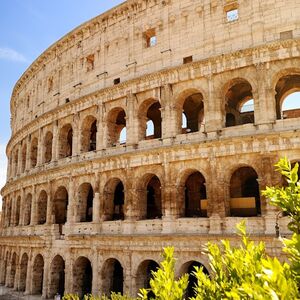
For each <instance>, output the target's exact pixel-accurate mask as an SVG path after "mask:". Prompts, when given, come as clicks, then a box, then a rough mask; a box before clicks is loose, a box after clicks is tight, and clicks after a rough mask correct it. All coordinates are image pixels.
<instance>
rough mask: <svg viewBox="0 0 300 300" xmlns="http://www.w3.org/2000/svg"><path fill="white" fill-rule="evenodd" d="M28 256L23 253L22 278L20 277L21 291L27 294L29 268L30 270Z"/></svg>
mask: <svg viewBox="0 0 300 300" xmlns="http://www.w3.org/2000/svg"><path fill="white" fill-rule="evenodd" d="M28 260H29V259H28V255H27V253H23V255H22V258H21V264H20V276H19V291H21V292H25V290H26V280H27V268H28Z"/></svg>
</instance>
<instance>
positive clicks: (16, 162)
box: [13, 150, 19, 176]
mask: <svg viewBox="0 0 300 300" xmlns="http://www.w3.org/2000/svg"><path fill="white" fill-rule="evenodd" d="M18 160H19V150H16V152H15V155H14V172H13V174H14V175H15V176H16V175H17V174H18Z"/></svg>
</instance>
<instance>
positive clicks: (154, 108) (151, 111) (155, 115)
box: [146, 101, 162, 140]
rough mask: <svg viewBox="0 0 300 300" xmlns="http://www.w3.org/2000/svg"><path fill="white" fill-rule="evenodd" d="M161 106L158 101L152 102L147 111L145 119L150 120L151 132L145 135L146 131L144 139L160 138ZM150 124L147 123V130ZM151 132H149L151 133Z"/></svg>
mask: <svg viewBox="0 0 300 300" xmlns="http://www.w3.org/2000/svg"><path fill="white" fill-rule="evenodd" d="M160 109H161V106H160V103H159V102H158V101H156V102H154V103H153V104H152V105H151V106H150V107H149V108H148V111H147V119H148V121H152V126H153V134H152V135H148V136H147V132H146V139H147V140H151V139H158V138H161V120H162V119H161V111H160ZM148 126H150V124H148V123H147V130H150V127H148ZM151 133H152V132H150V134H151Z"/></svg>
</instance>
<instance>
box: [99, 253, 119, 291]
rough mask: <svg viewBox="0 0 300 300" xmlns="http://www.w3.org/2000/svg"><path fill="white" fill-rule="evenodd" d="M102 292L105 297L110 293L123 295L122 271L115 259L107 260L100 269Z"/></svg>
mask: <svg viewBox="0 0 300 300" xmlns="http://www.w3.org/2000/svg"><path fill="white" fill-rule="evenodd" d="M101 273H102V274H101V275H102V290H103V293H104V294H105V295H110V294H111V293H120V294H123V281H124V271H123V267H122V265H121V264H120V262H119V261H118V260H116V259H113V258H111V259H109V260H107V261H106V262H105V263H104V264H103V268H102V272H101Z"/></svg>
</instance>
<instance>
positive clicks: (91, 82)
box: [11, 0, 300, 134]
mask: <svg viewBox="0 0 300 300" xmlns="http://www.w3.org/2000/svg"><path fill="white" fill-rule="evenodd" d="M232 9H238V20H235V21H231V22H230V21H228V20H227V12H228V11H230V10H232ZM299 15H300V3H299V1H294V0H287V1H281V0H266V1H259V0H253V1H250V0H233V1H232V0H201V1H196V0H184V1H183V0H128V1H126V2H124V3H123V4H121V5H119V6H117V7H115V8H113V9H112V10H110V11H108V12H106V13H104V14H102V15H100V16H98V17H96V18H94V19H92V20H91V21H89V22H86V23H84V24H83V25H81V26H79V27H78V28H76V29H74V30H73V31H72V32H70V33H69V34H67V35H66V36H65V37H63V38H62V39H61V40H59V41H58V42H57V43H55V44H54V45H52V46H51V47H50V48H49V49H48V50H46V51H45V52H44V53H43V54H42V55H41V56H40V57H39V58H38V59H37V60H36V61H35V62H33V64H32V65H31V66H30V67H29V69H28V70H27V71H26V72H25V73H24V74H23V76H22V77H21V78H20V80H19V81H18V83H17V84H16V86H15V88H14V91H13V95H12V100H11V113H12V130H13V134H15V133H16V132H17V131H18V130H19V129H21V128H22V127H23V126H24V125H26V124H28V123H29V122H31V121H32V120H33V119H35V118H37V117H39V116H41V115H42V114H44V113H45V112H48V111H50V110H52V109H54V108H56V107H57V106H60V105H63V104H65V103H66V102H68V101H72V100H74V99H77V98H79V97H81V96H84V95H86V94H89V93H92V92H94V91H96V90H100V89H102V88H105V87H110V86H113V85H114V80H116V79H118V78H120V81H121V82H124V81H127V80H130V79H133V78H136V77H139V76H141V75H144V74H147V73H153V72H156V71H159V70H161V69H163V68H169V67H174V66H178V65H181V64H182V63H183V58H185V57H189V56H193V61H196V60H202V59H205V58H208V57H211V56H215V55H220V54H226V53H230V52H233V51H236V50H240V49H247V48H251V47H255V46H258V45H261V44H265V43H269V42H272V41H275V40H279V39H289V38H298V37H300V21H299V18H298V17H299ZM153 34H154V35H155V36H156V39H157V40H156V41H157V43H156V45H155V46H152V47H149V45H147V43H149V36H151V35H153ZM99 101H101V99H99ZM16 108H17V109H16Z"/></svg>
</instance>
